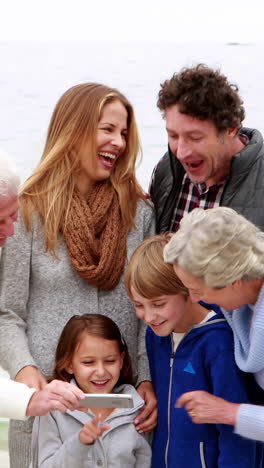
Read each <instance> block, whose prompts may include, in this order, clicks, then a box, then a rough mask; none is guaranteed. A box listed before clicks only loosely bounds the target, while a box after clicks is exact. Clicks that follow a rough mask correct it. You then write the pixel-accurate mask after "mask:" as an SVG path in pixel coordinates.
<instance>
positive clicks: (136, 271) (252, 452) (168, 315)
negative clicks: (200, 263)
mask: <svg viewBox="0 0 264 468" xmlns="http://www.w3.org/2000/svg"><path fill="white" fill-rule="evenodd" d="M167 240H168V236H166V235H165V234H163V235H159V236H155V237H151V238H148V239H146V240H145V241H144V242H143V243H142V244H141V245H140V246H139V247H138V248H137V249H136V250H135V252H134V254H133V256H132V258H131V260H130V263H129V265H128V267H127V270H126V275H125V283H126V288H127V292H128V295H129V296H130V298H131V299H132V301H133V303H134V306H135V311H136V314H137V316H138V317H139V318H140V319H142V320H144V321H145V322H146V323H147V325H148V326H149V327H148V329H147V333H146V343H147V352H148V358H149V363H150V370H151V377H152V381H153V384H154V387H155V390H156V394H157V398H158V412H159V413H158V426H157V428H156V431H155V434H154V439H153V445H152V449H153V454H152V468H163V467H164V468H165V467H166V468H175V467H177V468H185V467H186V468H205V467H206V468H253V467H261V466H262V450H263V445H262V444H260V443H257V442H254V441H251V440H248V439H244V438H242V437H239V436H238V435H236V434H234V433H233V427H232V426H227V425H214V424H194V423H193V422H192V419H191V418H192V416H194V415H193V414H192V413H191V412H190V413H189V414H188V413H187V412H186V410H185V409H183V408H180V409H179V408H175V402H176V400H177V399H178V398H179V396H180V395H181V394H182V393H185V392H187V391H192V390H206V391H208V392H210V393H213V394H215V395H217V396H220V397H222V398H225V399H226V400H228V401H232V402H236V403H241V402H243V403H244V402H245V401H247V402H248V401H249V397H248V392H247V389H246V381H245V375H244V374H242V373H241V372H240V371H239V369H238V368H237V366H236V364H235V360H234V347H233V336H232V331H231V329H230V328H229V326H228V324H227V322H226V321H225V319H224V317H223V315H222V314H221V313H220V310H219V309H218V307H217V306H213V308H212V306H210V307H208V306H206V305H202V304H199V303H192V302H191V300H190V297H189V295H188V290H187V289H186V288H185V287H184V286H183V284H182V283H181V282H180V280H179V279H178V278H177V276H176V275H175V273H174V271H173V267H172V265H169V264H165V263H164V261H163V249H164V247H165V245H166V243H167Z"/></svg>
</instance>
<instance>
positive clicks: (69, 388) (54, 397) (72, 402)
mask: <svg viewBox="0 0 264 468" xmlns="http://www.w3.org/2000/svg"><path fill="white" fill-rule="evenodd" d="M82 398H84V393H83V392H82V391H81V390H80V389H79V388H78V387H75V386H74V385H71V384H69V383H68V382H61V381H60V380H53V381H52V382H50V383H49V384H47V385H46V386H45V387H44V388H43V390H39V391H37V392H35V393H33V395H32V397H31V399H30V401H29V404H28V407H27V412H26V414H27V416H43V415H45V414H47V413H48V412H49V411H51V410H59V411H63V412H64V413H65V411H66V410H67V409H68V408H69V409H70V410H74V409H76V407H77V406H78V404H79V402H80V400H81V399H82Z"/></svg>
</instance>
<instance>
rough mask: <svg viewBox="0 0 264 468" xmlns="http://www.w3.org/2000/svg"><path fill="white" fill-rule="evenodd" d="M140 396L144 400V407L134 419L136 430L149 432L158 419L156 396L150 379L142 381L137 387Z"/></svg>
mask: <svg viewBox="0 0 264 468" xmlns="http://www.w3.org/2000/svg"><path fill="white" fill-rule="evenodd" d="M137 391H138V393H139V394H140V396H141V398H143V400H144V401H145V406H144V409H143V410H142V411H141V412H140V413H139V415H138V416H137V417H136V418H135V419H134V423H135V426H136V429H137V431H138V432H146V433H147V432H151V431H153V429H155V427H156V425H157V421H158V409H157V398H156V395H155V392H154V389H153V385H152V383H151V382H150V381H144V382H141V384H139V386H138V388H137Z"/></svg>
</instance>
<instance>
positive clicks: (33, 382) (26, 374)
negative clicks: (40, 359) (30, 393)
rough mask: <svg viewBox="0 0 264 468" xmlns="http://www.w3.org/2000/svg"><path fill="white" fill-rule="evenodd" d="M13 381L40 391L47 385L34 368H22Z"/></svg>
mask: <svg viewBox="0 0 264 468" xmlns="http://www.w3.org/2000/svg"><path fill="white" fill-rule="evenodd" d="M15 381H16V382H20V383H23V384H25V385H27V386H28V387H30V388H35V389H36V390H42V389H43V388H44V387H45V385H46V384H47V381H46V379H45V378H44V377H43V375H42V374H41V372H40V371H39V370H38V369H37V367H34V366H25V367H23V368H22V369H21V370H20V371H19V372H18V373H17V375H16V378H15Z"/></svg>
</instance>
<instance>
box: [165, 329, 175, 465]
mask: <svg viewBox="0 0 264 468" xmlns="http://www.w3.org/2000/svg"><path fill="white" fill-rule="evenodd" d="M171 347H172V351H171V357H170V382H169V393H168V439H167V443H166V449H165V466H166V468H168V452H169V445H170V407H171V387H172V374H173V361H174V356H175V352H174V350H173V339H172V336H171Z"/></svg>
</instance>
